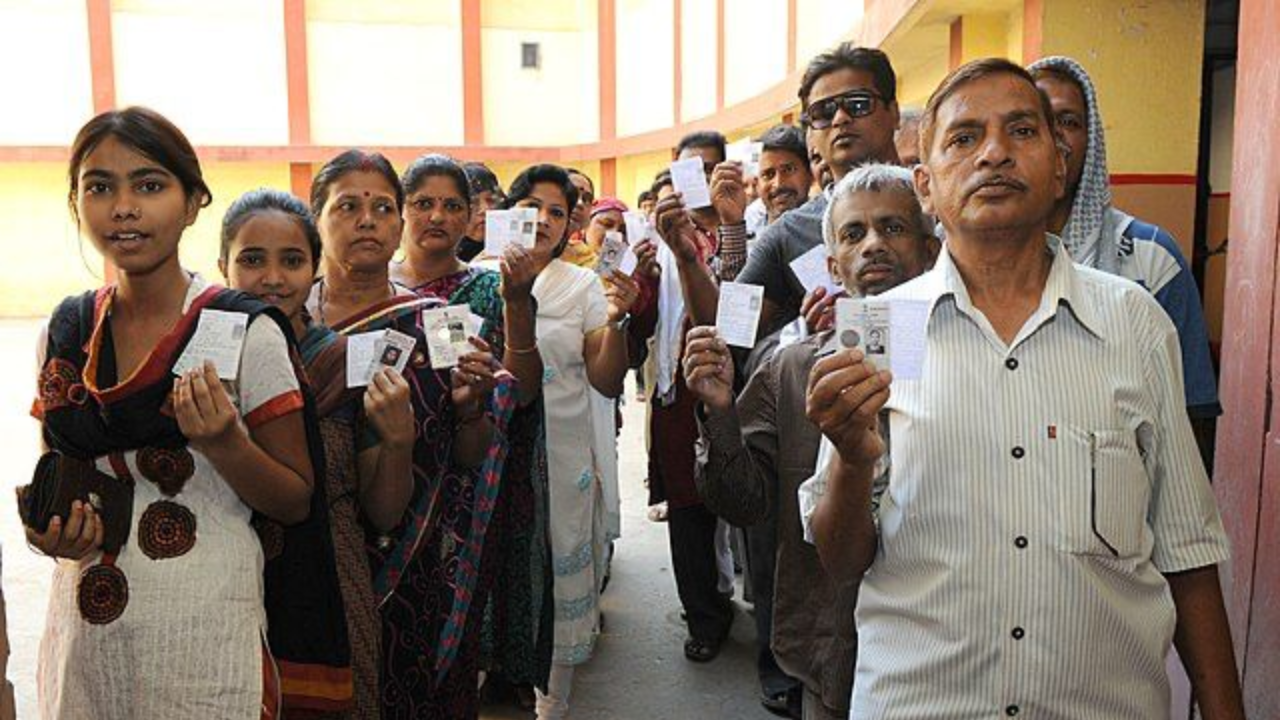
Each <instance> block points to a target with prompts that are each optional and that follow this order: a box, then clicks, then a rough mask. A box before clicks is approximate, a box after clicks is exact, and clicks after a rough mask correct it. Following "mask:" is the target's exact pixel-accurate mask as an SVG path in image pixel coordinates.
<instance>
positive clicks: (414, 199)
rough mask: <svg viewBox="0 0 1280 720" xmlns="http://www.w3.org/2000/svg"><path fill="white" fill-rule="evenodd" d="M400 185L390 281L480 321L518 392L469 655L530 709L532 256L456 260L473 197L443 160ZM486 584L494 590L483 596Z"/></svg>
mask: <svg viewBox="0 0 1280 720" xmlns="http://www.w3.org/2000/svg"><path fill="white" fill-rule="evenodd" d="M401 183H402V185H403V186H404V192H405V208H404V231H403V236H402V240H401V250H402V251H403V253H404V258H405V259H404V261H403V262H400V263H393V265H392V270H391V277H392V279H393V280H394V281H396V282H397V283H399V284H400V285H402V286H404V287H407V288H409V289H410V290H412V291H413V292H414V293H416V294H417V295H419V296H422V297H426V298H433V299H436V300H440V301H442V302H445V303H448V304H450V305H467V306H468V307H469V308H470V310H471V313H472V314H474V315H475V316H477V318H479V320H480V321H482V325H481V330H480V333H479V334H480V337H481V338H483V339H484V341H485V342H486V343H488V344H489V346H490V347H491V348H492V349H493V353H494V355H495V356H497V357H500V358H502V363H503V365H504V366H505V367H506V368H507V369H508V370H510V371H511V373H512V375H514V376H515V378H516V381H517V383H518V386H519V396H520V403H519V407H518V408H517V409H516V411H515V413H514V414H513V416H512V418H511V422H510V425H509V431H508V433H507V437H506V441H507V444H508V451H507V460H506V464H505V466H504V468H503V473H502V481H501V489H500V491H499V494H498V498H497V507H496V508H495V511H494V515H493V520H492V521H491V523H490V526H489V528H488V532H487V533H486V535H485V538H484V553H483V560H482V565H481V575H480V581H479V584H478V590H477V592H476V594H475V597H474V598H473V600H472V604H471V608H472V614H471V621H473V622H476V623H483V626H482V628H483V630H484V633H483V635H484V638H483V641H482V642H483V643H484V644H485V646H486V647H484V648H476V650H477V651H480V652H481V657H482V660H483V661H484V665H485V669H486V671H487V673H488V676H489V677H490V678H491V679H492V678H493V677H494V676H495V675H498V676H501V677H502V679H504V680H505V681H507V682H508V683H511V684H513V685H515V686H516V687H518V688H519V687H527V688H529V689H528V694H529V699H530V702H532V688H533V687H534V686H545V685H546V680H547V673H548V672H549V671H550V667H551V644H550V633H551V630H552V629H551V623H550V622H544V621H543V620H544V614H543V613H542V607H543V606H544V605H545V604H547V603H550V602H551V596H550V592H551V584H550V581H549V578H550V558H549V556H548V553H547V535H546V528H547V518H546V507H547V485H546V484H547V478H546V462H545V453H546V448H545V443H544V441H543V435H542V415H543V410H542V403H541V396H540V392H541V387H542V371H543V368H542V358H541V355H540V354H539V352H538V346H537V338H536V336H535V329H534V328H535V325H534V323H535V318H534V303H533V298H532V290H533V281H534V278H535V272H536V271H535V268H534V266H533V257H532V255H531V254H530V253H529V251H528V250H526V249H524V248H521V247H519V246H511V247H508V248H507V249H506V251H505V252H504V254H503V256H502V257H501V258H498V259H496V262H497V264H498V267H499V270H498V271H495V270H490V269H484V268H480V267H474V266H469V265H467V264H466V263H465V262H463V261H462V260H460V259H458V257H457V248H458V245H459V243H460V242H461V241H462V240H463V237H464V236H465V234H466V231H467V228H468V225H469V223H470V220H471V216H472V203H473V198H472V195H471V184H470V182H469V181H468V177H467V175H466V173H465V172H464V170H463V168H462V166H461V165H459V164H458V163H456V162H455V161H453V160H452V159H450V158H448V157H445V156H443V155H425V156H423V157H421V158H418V159H417V160H415V161H414V162H413V163H412V164H410V165H409V167H408V168H406V169H405V171H404V174H403V176H402V178H401ZM495 584H496V585H498V586H499V587H502V588H503V592H501V593H497V594H491V593H490V592H489V591H490V589H491V588H493V587H494V586H495ZM545 617H546V618H547V619H548V620H549V617H550V616H549V615H546V616H545ZM540 639H541V640H542V642H539V640H540ZM469 650H470V648H469ZM468 662H471V660H470V659H468Z"/></svg>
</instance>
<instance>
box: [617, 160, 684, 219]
mask: <svg viewBox="0 0 1280 720" xmlns="http://www.w3.org/2000/svg"><path fill="white" fill-rule="evenodd" d="M670 164H671V151H670V150H658V151H655V152H651V153H646V154H644V155H631V156H629V157H625V158H620V159H619V160H618V175H617V178H618V192H617V196H618V199H619V200H621V201H622V202H624V203H626V204H627V207H630V208H632V209H634V208H635V204H636V198H637V197H639V195H640V192H641V191H643V190H648V189H649V186H651V185H653V178H654V177H656V176H657V175H658V173H660V172H662V171H663V170H665V169H666V168H667V166H668V165H670Z"/></svg>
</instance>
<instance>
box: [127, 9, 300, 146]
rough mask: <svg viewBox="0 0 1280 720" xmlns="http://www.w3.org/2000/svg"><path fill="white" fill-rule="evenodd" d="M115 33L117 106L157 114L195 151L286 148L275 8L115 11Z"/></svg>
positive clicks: (280, 21)
mask: <svg viewBox="0 0 1280 720" xmlns="http://www.w3.org/2000/svg"><path fill="white" fill-rule="evenodd" d="M125 7H128V6H125ZM112 32H113V35H114V38H113V48H114V51H115V70H116V101H117V102H118V103H119V104H120V105H121V106H124V105H147V106H149V107H151V108H154V109H155V110H158V111H159V112H161V113H163V114H164V115H165V116H167V117H168V118H169V119H170V120H172V121H173V122H174V123H176V124H177V125H178V127H180V128H182V130H183V132H184V133H186V135H187V137H188V138H189V139H190V140H191V142H193V143H195V144H198V145H201V144H203V145H276V144H284V143H287V142H288V139H289V102H288V81H287V78H286V75H285V48H284V13H283V7H282V5H281V4H280V3H278V2H276V3H269V2H255V1H254V0H219V2H217V3H200V2H191V1H190V0H181V1H174V2H171V3H166V4H164V5H161V4H158V3H155V4H148V5H146V6H143V7H141V8H140V9H138V10H129V9H125V10H121V9H116V10H115V11H114V12H113V14H112Z"/></svg>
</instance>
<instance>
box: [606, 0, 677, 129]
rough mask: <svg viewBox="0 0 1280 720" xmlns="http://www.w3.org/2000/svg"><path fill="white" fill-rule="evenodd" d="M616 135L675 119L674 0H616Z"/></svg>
mask: <svg viewBox="0 0 1280 720" xmlns="http://www.w3.org/2000/svg"><path fill="white" fill-rule="evenodd" d="M616 7H617V21H618V23H617V25H618V26H617V29H616V31H615V33H616V37H617V66H618V83H617V98H618V102H617V109H618V110H617V118H618V135H619V136H620V137H625V136H627V135H636V134H639V133H642V132H646V131H649V130H659V129H662V128H667V127H670V126H671V125H673V124H674V120H673V113H674V111H675V107H674V105H675V101H674V98H675V96H674V93H673V90H672V87H671V84H672V79H673V77H674V74H675V71H674V63H675V57H674V45H675V38H674V36H673V34H672V27H673V24H674V20H673V14H674V9H675V3H673V2H672V0H619V2H618V4H617V6H616Z"/></svg>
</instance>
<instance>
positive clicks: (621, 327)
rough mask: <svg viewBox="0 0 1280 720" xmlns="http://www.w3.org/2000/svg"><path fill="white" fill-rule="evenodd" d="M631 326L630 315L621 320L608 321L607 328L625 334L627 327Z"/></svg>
mask: <svg viewBox="0 0 1280 720" xmlns="http://www.w3.org/2000/svg"><path fill="white" fill-rule="evenodd" d="M630 324H631V313H627V314H626V315H623V316H622V319H621V320H610V321H609V327H611V328H613V329H614V330H617V331H618V332H626V331H627V326H628V325H630Z"/></svg>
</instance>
